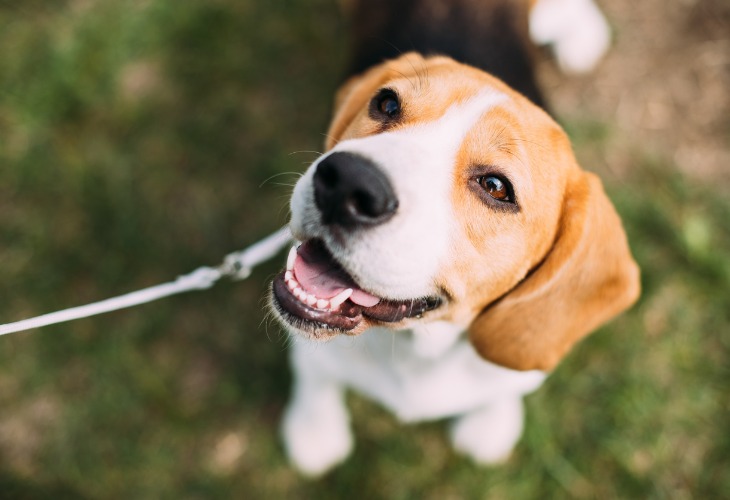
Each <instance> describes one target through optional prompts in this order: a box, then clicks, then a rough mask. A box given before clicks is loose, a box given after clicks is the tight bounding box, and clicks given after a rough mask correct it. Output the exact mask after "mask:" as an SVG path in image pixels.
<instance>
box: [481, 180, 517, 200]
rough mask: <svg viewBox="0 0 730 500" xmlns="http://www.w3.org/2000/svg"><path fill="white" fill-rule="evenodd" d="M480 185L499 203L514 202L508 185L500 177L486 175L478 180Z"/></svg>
mask: <svg viewBox="0 0 730 500" xmlns="http://www.w3.org/2000/svg"><path fill="white" fill-rule="evenodd" d="M478 181H479V185H480V186H481V187H482V189H484V191H486V192H487V193H488V194H489V196H491V197H492V198H494V199H495V200H499V201H510V202H511V201H512V197H511V196H510V191H509V188H508V187H507V183H506V182H505V181H502V179H500V178H499V177H495V176H493V175H485V176H484V177H480V178H479V179H478Z"/></svg>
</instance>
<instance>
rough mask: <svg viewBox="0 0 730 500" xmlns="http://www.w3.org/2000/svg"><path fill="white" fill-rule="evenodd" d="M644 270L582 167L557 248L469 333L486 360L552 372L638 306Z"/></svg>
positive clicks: (598, 186) (598, 187)
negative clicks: (572, 350)
mask: <svg viewBox="0 0 730 500" xmlns="http://www.w3.org/2000/svg"><path fill="white" fill-rule="evenodd" d="M639 291H640V285H639V268H638V266H637V265H636V263H635V262H634V260H633V258H632V257H631V253H630V251H629V247H628V243H627V241H626V235H625V234H624V231H623V227H622V226H621V221H620V220H619V218H618V215H617V214H616V211H615V210H614V208H613V205H612V204H611V202H610V201H609V200H608V198H607V197H606V195H605V193H604V192H603V188H602V186H601V181H600V180H599V179H598V178H597V177H596V176H595V175H593V174H590V173H586V172H582V171H579V172H578V173H577V174H576V175H575V178H574V179H573V181H572V182H571V183H569V185H568V189H567V191H566V198H565V200H564V203H563V211H562V214H561V220H560V224H559V229H558V235H557V237H556V240H555V243H554V244H553V247H552V249H551V250H550V252H549V253H548V255H547V256H546V258H545V259H544V260H543V262H542V263H541V264H540V265H539V266H538V267H537V268H535V269H533V270H532V271H531V272H530V273H529V274H528V275H527V277H526V278H525V279H524V280H523V281H522V282H520V283H519V284H518V285H517V286H516V287H515V288H514V289H513V290H512V291H511V292H509V293H508V294H507V295H505V296H503V297H501V298H500V299H499V300H498V301H497V302H495V303H493V304H491V305H490V306H488V307H487V309H485V310H484V311H483V312H482V313H481V314H480V315H479V316H478V317H477V318H476V319H475V320H474V321H473V323H472V324H471V326H470V328H469V336H470V339H471V342H472V344H473V345H474V347H475V348H476V350H477V351H478V352H479V354H480V355H481V356H482V357H484V358H486V359H487V360H489V361H491V362H494V363H497V364H499V365H502V366H506V367H508V368H513V369H517V370H532V369H539V370H551V369H553V368H554V367H555V366H556V365H557V364H558V362H559V361H560V360H561V359H562V357H563V356H564V355H565V354H566V353H567V352H568V351H569V350H570V348H571V347H572V346H573V344H575V343H576V342H577V341H578V340H580V339H581V338H582V337H584V336H585V335H587V334H588V333H590V332H591V331H592V330H594V329H595V328H597V327H598V326H600V325H601V324H603V323H604V322H606V321H608V320H609V319H611V318H612V317H613V316H615V315H617V314H618V313H620V312H621V311H623V310H624V309H626V308H628V307H629V306H630V305H631V304H633V303H634V302H635V301H636V299H637V298H638V296H639Z"/></svg>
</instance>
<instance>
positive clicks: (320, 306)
mask: <svg viewBox="0 0 730 500" xmlns="http://www.w3.org/2000/svg"><path fill="white" fill-rule="evenodd" d="M329 305H330V301H329V300H325V299H319V300H318V301H317V309H327V308H328V307H329Z"/></svg>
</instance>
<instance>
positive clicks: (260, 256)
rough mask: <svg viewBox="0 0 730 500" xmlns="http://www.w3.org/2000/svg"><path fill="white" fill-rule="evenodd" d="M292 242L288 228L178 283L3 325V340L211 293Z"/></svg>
mask: <svg viewBox="0 0 730 500" xmlns="http://www.w3.org/2000/svg"><path fill="white" fill-rule="evenodd" d="M291 240H292V236H291V232H290V231H289V227H288V226H284V227H283V228H281V229H279V230H278V231H276V232H275V233H273V234H271V235H269V236H267V237H266V238H264V239H263V240H261V241H258V242H256V243H254V244H253V245H251V246H250V247H248V248H246V249H245V250H241V251H238V252H233V253H230V254H228V255H226V256H225V258H224V259H223V263H222V264H221V265H219V266H218V267H207V266H203V267H199V268H198V269H196V270H194V271H193V272H191V273H188V274H184V275H182V276H178V278H177V279H176V280H175V281H171V282H168V283H163V284H161V285H156V286H151V287H149V288H144V289H142V290H138V291H136V292H131V293H128V294H125V295H120V296H119V297H113V298H111V299H106V300H102V301H100V302H94V303H92V304H87V305H85V306H78V307H72V308H70V309H64V310H62V311H57V312H53V313H48V314H44V315H42V316H37V317H35V318H30V319H26V320H22V321H17V322H15V323H8V324H5V325H0V336H2V335H6V334H8V333H15V332H21V331H23V330H30V329H31V328H40V327H42V326H47V325H53V324H56V323H63V322H65V321H71V320H74V319H80V318H87V317H89V316H95V315H97V314H103V313H106V312H111V311H116V310H118V309H124V308H127V307H132V306H137V305H140V304H145V303H147V302H152V301H154V300H158V299H161V298H164V297H169V296H170V295H175V294H178V293H183V292H189V291H192V290H207V289H209V288H211V287H212V286H213V285H215V284H216V282H218V280H220V279H221V278H230V279H232V280H234V281H238V280H243V279H246V278H248V276H249V275H250V274H251V271H252V270H253V268H254V267H256V266H257V265H259V264H261V263H262V262H265V261H267V260H269V259H270V258H272V257H273V256H274V255H276V254H277V253H279V251H280V250H281V249H282V248H283V247H284V246H285V245H286V244H287V243H289V242H290V241H291Z"/></svg>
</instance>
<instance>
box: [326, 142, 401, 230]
mask: <svg viewBox="0 0 730 500" xmlns="http://www.w3.org/2000/svg"><path fill="white" fill-rule="evenodd" d="M313 182H314V201H315V203H316V204H317V207H318V208H319V210H320V212H321V213H322V222H323V223H324V224H336V225H340V226H344V227H349V228H354V227H358V226H373V225H376V224H380V223H382V222H385V221H386V220H388V219H389V218H390V217H391V216H392V215H393V214H394V213H395V211H396V209H397V208H398V199H397V198H396V196H395V192H394V191H393V187H392V186H391V185H390V181H389V180H388V178H387V177H386V176H385V174H383V172H381V171H380V169H379V168H378V167H377V166H376V165H375V164H374V163H373V162H372V161H370V160H368V159H366V158H363V157H362V156H358V155H355V154H352V153H333V154H331V155H329V156H328V157H327V158H325V159H324V160H322V162H321V163H320V164H319V165H317V170H316V171H315V172H314V179H313Z"/></svg>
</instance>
